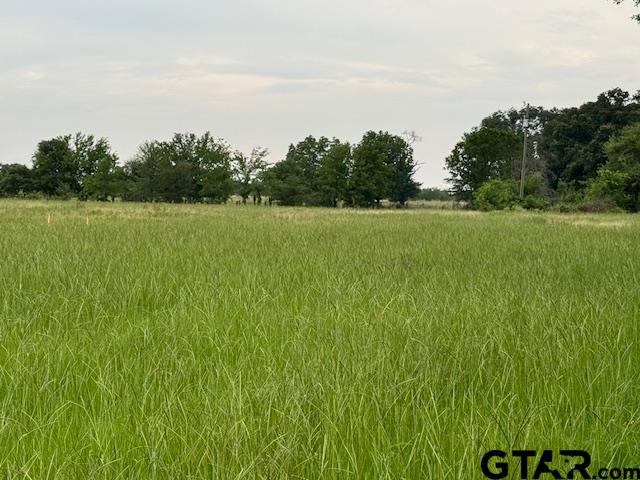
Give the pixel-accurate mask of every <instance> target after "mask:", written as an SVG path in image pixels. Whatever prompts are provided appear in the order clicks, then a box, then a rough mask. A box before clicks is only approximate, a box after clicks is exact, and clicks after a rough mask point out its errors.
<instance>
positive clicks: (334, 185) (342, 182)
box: [318, 143, 351, 207]
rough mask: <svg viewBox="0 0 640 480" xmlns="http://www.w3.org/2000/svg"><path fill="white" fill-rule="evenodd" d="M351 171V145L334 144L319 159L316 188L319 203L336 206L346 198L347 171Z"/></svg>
mask: <svg viewBox="0 0 640 480" xmlns="http://www.w3.org/2000/svg"><path fill="white" fill-rule="evenodd" d="M350 171H351V145H349V144H348V143H336V144H334V145H333V146H332V147H331V148H330V149H329V150H328V151H327V152H326V154H325V155H323V156H322V158H321V159H320V165H319V166H318V188H319V198H320V204H321V205H324V206H328V207H337V206H338V203H339V202H340V201H343V200H346V199H347V188H348V184H349V173H350Z"/></svg>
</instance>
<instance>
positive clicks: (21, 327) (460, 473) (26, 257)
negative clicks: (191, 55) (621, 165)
mask: <svg viewBox="0 0 640 480" xmlns="http://www.w3.org/2000/svg"><path fill="white" fill-rule="evenodd" d="M48 216H50V220H51V223H50V224H49V223H48V221H47V218H48ZM87 220H88V221H87ZM0 252H1V259H0V262H1V263H0V320H1V322H2V323H1V327H2V328H1V330H0V478H3V479H4V478H6V479H10V478H11V479H13V478H15V479H18V478H19V479H23V478H26V479H43V478H59V479H67V478H69V479H89V478H98V479H147V478H149V479H155V478H158V479H182V478H193V479H200V478H207V479H218V478H223V479H226V478H233V479H235V478H238V479H239V478H247V479H253V478H263V479H281V478H305V479H317V478H371V479H381V478H388V479H401V478H405V479H421V478H428V479H458V478H459V479H483V478H484V477H483V476H482V473H481V471H480V469H479V462H480V458H481V456H482V455H483V454H484V453H485V452H486V451H487V450H491V449H496V448H497V449H502V450H510V449H513V448H532V449H538V450H541V449H560V448H563V449H566V448H573V449H575V448H581V449H586V450H589V451H590V452H591V454H592V455H593V459H594V464H595V465H596V466H603V467H606V466H609V465H611V466H640V435H639V434H638V433H639V428H640V344H639V341H638V339H639V336H638V335H639V330H640V328H639V322H640V217H637V216H631V215H604V216H578V215H553V214H532V213H524V212H511V213H508V212H505V213H495V214H472V213H471V212H455V211H451V212H448V211H426V210H419V211H418V210H415V211H395V210H385V211H349V210H335V211H332V210H323V209H304V208H299V209H287V208H276V207H238V206H220V207H216V206H204V205H175V206H169V205H157V204H155V205H151V204H148V205H137V204H98V203H82V202H67V203H64V202H44V201H10V200H6V201H1V202H0ZM516 473H517V472H516ZM515 478H517V477H515Z"/></svg>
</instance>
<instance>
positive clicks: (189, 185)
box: [125, 132, 233, 202]
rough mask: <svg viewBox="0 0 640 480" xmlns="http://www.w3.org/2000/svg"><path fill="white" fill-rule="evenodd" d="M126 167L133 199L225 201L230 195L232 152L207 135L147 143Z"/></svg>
mask: <svg viewBox="0 0 640 480" xmlns="http://www.w3.org/2000/svg"><path fill="white" fill-rule="evenodd" d="M125 167H126V172H127V175H128V176H129V177H130V178H131V189H130V191H129V193H128V198H129V199H132V200H140V201H166V202H181V201H197V200H204V201H209V202H225V201H226V200H227V199H228V198H229V197H230V196H231V194H232V193H233V177H232V175H233V172H232V168H231V149H230V148H229V146H228V145H227V144H226V142H224V141H223V140H220V139H215V138H213V136H212V135H211V134H210V133H209V132H206V133H205V134H204V135H202V136H200V137H198V136H196V135H194V134H192V133H188V134H175V135H174V136H173V138H172V139H171V140H170V141H164V142H161V141H151V142H146V143H144V144H143V145H142V146H141V147H140V148H139V149H138V153H137V155H136V157H135V158H133V159H132V160H130V161H129V162H127V164H126V166H125Z"/></svg>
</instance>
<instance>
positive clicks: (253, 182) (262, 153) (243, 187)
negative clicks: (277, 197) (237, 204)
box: [233, 147, 269, 203]
mask: <svg viewBox="0 0 640 480" xmlns="http://www.w3.org/2000/svg"><path fill="white" fill-rule="evenodd" d="M267 155H269V150H267V149H266V148H260V147H256V148H254V149H253V150H252V151H251V155H249V156H247V155H245V154H244V153H242V152H236V154H235V156H234V158H233V167H234V168H233V170H234V177H235V182H236V193H237V194H238V195H240V197H241V198H242V203H247V198H249V196H250V195H254V197H256V198H257V199H258V200H259V202H260V203H261V202H262V182H261V176H262V174H263V173H264V171H265V169H266V168H267V162H266V161H265V158H266V157H267Z"/></svg>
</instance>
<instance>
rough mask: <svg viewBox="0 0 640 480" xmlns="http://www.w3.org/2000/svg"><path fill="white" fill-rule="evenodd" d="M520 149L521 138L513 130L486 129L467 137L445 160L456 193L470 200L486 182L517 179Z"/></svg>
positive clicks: (463, 198)
mask: <svg viewBox="0 0 640 480" xmlns="http://www.w3.org/2000/svg"><path fill="white" fill-rule="evenodd" d="M520 148H521V145H520V138H519V136H518V135H517V134H516V133H515V132H514V131H512V130H510V129H500V128H495V127H483V128H479V129H476V130H474V131H472V132H471V133H467V134H465V135H464V137H463V138H462V141H460V142H459V143H458V144H457V145H456V146H455V148H454V149H453V151H452V152H451V155H449V157H447V159H446V166H447V168H448V170H449V173H450V174H451V176H450V177H449V183H451V185H452V191H453V193H454V194H455V195H456V197H458V198H459V199H460V200H471V198H472V196H473V192H474V191H476V190H477V189H478V188H479V187H480V186H481V185H482V184H483V183H485V182H487V181H489V180H507V179H512V178H514V177H515V172H516V170H517V166H519V165H520V163H519V162H520V161H521V160H520V159H519V154H520Z"/></svg>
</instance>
